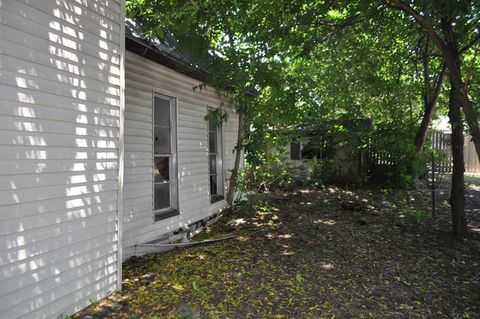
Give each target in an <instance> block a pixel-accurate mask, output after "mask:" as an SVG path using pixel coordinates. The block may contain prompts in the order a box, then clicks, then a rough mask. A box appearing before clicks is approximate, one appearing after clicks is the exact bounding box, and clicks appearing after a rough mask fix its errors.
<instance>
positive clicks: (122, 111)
mask: <svg viewBox="0 0 480 319" xmlns="http://www.w3.org/2000/svg"><path fill="white" fill-rule="evenodd" d="M120 5H121V10H120V114H119V129H118V176H117V181H118V184H117V201H118V203H117V289H118V290H121V289H122V260H123V251H122V249H123V243H122V242H123V176H124V143H125V140H124V136H125V118H124V116H125V0H121V1H120Z"/></svg>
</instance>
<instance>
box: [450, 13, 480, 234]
mask: <svg viewBox="0 0 480 319" xmlns="http://www.w3.org/2000/svg"><path fill="white" fill-rule="evenodd" d="M441 25H442V31H443V34H444V36H445V39H446V44H447V48H448V50H449V51H448V57H445V63H446V64H447V66H448V70H449V77H450V96H449V101H448V106H449V111H448V116H449V118H450V125H451V126H452V157H453V171H452V188H451V191H450V206H451V209H452V224H453V225H452V226H453V233H454V235H455V236H456V237H457V238H459V237H462V236H463V235H465V233H466V232H467V220H466V218H465V182H464V176H463V174H464V172H465V163H464V159H463V142H464V138H463V123H462V113H461V108H462V107H463V110H464V111H465V106H466V105H467V104H469V105H470V106H471V103H470V101H469V99H468V96H467V92H466V90H465V85H464V83H463V81H462V77H461V74H462V70H461V61H460V52H459V49H458V40H457V37H456V34H455V33H454V32H453V29H452V23H451V21H449V20H446V19H442V23H441ZM467 102H468V103H467ZM475 121H476V120H475ZM475 124H476V126H477V127H478V123H475ZM478 150H480V149H478Z"/></svg>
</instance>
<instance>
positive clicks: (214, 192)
mask: <svg viewBox="0 0 480 319" xmlns="http://www.w3.org/2000/svg"><path fill="white" fill-rule="evenodd" d="M217 194H218V192H217V175H210V195H217Z"/></svg>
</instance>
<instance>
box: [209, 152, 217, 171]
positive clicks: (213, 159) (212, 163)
mask: <svg viewBox="0 0 480 319" xmlns="http://www.w3.org/2000/svg"><path fill="white" fill-rule="evenodd" d="M216 173H217V155H215V154H210V174H216Z"/></svg>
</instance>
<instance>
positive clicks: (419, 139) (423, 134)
mask: <svg viewBox="0 0 480 319" xmlns="http://www.w3.org/2000/svg"><path fill="white" fill-rule="evenodd" d="M434 109H435V104H433V103H428V104H426V105H425V111H424V113H423V118H422V122H421V123H420V127H419V128H418V131H417V135H415V141H414V143H415V149H416V150H417V154H419V155H420V153H422V150H423V144H424V143H425V139H426V138H427V131H428V126H429V125H430V121H431V120H432V115H433V110H434Z"/></svg>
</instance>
